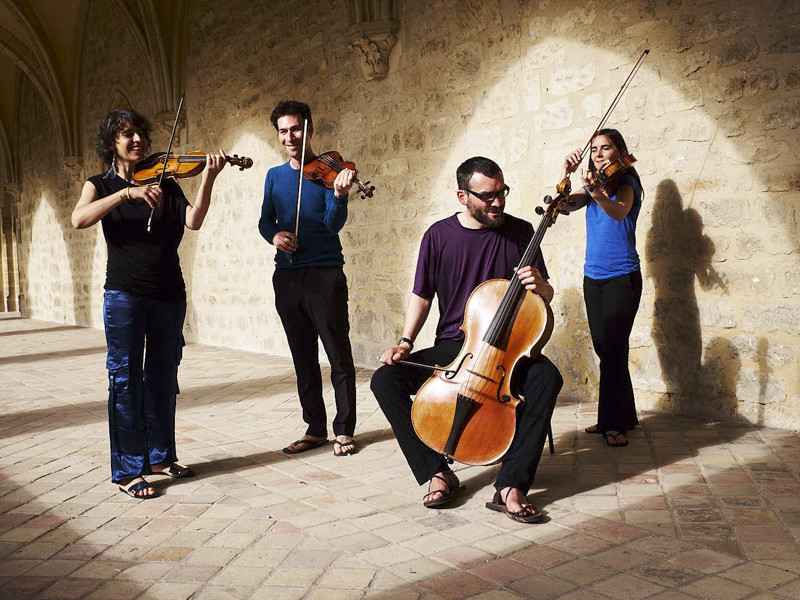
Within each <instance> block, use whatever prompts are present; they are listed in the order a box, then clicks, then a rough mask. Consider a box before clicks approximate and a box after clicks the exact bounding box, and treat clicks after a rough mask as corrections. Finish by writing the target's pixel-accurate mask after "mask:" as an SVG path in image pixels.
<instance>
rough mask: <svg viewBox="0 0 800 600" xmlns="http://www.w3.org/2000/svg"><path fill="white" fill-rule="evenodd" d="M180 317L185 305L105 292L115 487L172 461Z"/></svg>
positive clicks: (104, 304)
mask: <svg viewBox="0 0 800 600" xmlns="http://www.w3.org/2000/svg"><path fill="white" fill-rule="evenodd" d="M185 315H186V301H185V300H181V301H178V302H174V301H162V300H154V299H152V298H144V297H142V296H137V295H136V294H131V293H128V292H120V291H115V290H107V291H106V292H105V295H104V302H103V322H104V323H105V326H106V342H107V344H108V358H107V360H106V368H107V369H108V391H109V396H108V422H109V434H110V438H111V480H112V481H114V482H115V483H119V482H121V481H126V480H128V479H132V478H134V477H140V476H142V475H147V474H149V473H150V465H155V464H160V463H164V462H175V461H177V455H176V453H175V397H176V395H177V393H178V365H179V364H180V361H181V354H182V348H183V319H184V317H185ZM145 347H146V353H145Z"/></svg>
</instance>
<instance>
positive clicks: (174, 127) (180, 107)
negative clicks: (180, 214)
mask: <svg viewBox="0 0 800 600" xmlns="http://www.w3.org/2000/svg"><path fill="white" fill-rule="evenodd" d="M185 97H186V92H183V94H181V101H180V102H178V112H177V113H176V114H175V123H174V124H173V125H172V133H171V134H170V136H169V146H167V153H166V154H165V155H164V168H163V169H161V175H159V177H158V187H161V182H162V181H164V173H166V171H167V163H168V162H169V155H170V153H171V152H172V142H174V141H175V132H176V131H177V130H178V119H180V118H181V110H183V99H184V98H185ZM154 212H156V209H155V208H151V209H150V218H149V219H147V233H150V225H151V224H152V222H153V213H154Z"/></svg>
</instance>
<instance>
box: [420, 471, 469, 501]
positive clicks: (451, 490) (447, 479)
mask: <svg viewBox="0 0 800 600" xmlns="http://www.w3.org/2000/svg"><path fill="white" fill-rule="evenodd" d="M454 477H456V475H455V473H453V472H452V471H447V472H446V473H445V476H444V477H442V476H441V475H439V474H438V473H437V474H436V475H434V476H433V477H431V482H433V480H434V479H438V480H439V481H444V483H445V484H446V485H447V489H446V490H433V491H431V486H430V484H428V493H427V494H425V495H426V496H430V495H431V494H440V496H439V497H438V498H434V499H433V500H426V501H424V502H423V503H422V506H424V507H425V508H436V507H438V506H443V505H445V504H447V503H448V502H450V501H452V500H453V498H455V497H456V496H458V495H459V494H460V493H461V492H463V491H464V490H466V489H467V486H465V485H457V484H458V478H456V479H455V481H453V478H454Z"/></svg>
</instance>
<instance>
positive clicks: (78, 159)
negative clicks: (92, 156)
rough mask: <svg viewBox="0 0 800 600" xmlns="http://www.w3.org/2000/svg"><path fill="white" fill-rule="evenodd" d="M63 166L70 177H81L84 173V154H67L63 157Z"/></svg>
mask: <svg viewBox="0 0 800 600" xmlns="http://www.w3.org/2000/svg"><path fill="white" fill-rule="evenodd" d="M61 168H62V169H64V171H66V172H67V173H68V174H69V175H70V177H76V178H77V177H80V176H81V175H82V174H83V156H65V157H64V158H63V159H61Z"/></svg>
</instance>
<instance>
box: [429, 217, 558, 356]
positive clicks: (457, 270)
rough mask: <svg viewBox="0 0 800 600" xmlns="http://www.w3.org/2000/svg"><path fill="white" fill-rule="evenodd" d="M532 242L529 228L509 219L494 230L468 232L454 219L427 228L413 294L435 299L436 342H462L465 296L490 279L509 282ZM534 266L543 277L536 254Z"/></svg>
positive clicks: (539, 253) (525, 223)
mask: <svg viewBox="0 0 800 600" xmlns="http://www.w3.org/2000/svg"><path fill="white" fill-rule="evenodd" d="M531 237H533V226H532V225H531V224H530V223H528V222H527V221H523V220H522V219H517V218H516V217H513V216H511V215H509V214H506V219H505V222H504V223H503V225H502V226H500V227H497V228H490V227H484V228H482V229H468V228H466V227H464V226H463V225H462V224H461V222H460V221H459V220H458V216H457V215H453V216H452V217H448V218H446V219H442V220H441V221H437V222H436V223H434V224H433V225H431V227H430V228H429V229H428V231H426V232H425V235H424V236H423V238H422V243H421V244H420V249H419V259H418V261H417V273H416V276H415V278H414V289H413V292H414V293H415V294H416V295H417V296H420V297H422V298H426V299H429V300H432V299H433V297H434V295H435V296H438V298H439V323H438V324H437V325H436V341H437V342H438V341H441V340H462V339H464V332H463V331H461V323H462V322H463V321H464V307H465V306H466V304H467V299H468V298H469V295H470V294H471V293H472V291H473V290H474V289H475V288H476V287H478V286H479V285H480V284H481V283H483V282H484V281H488V280H489V279H510V278H511V275H512V274H513V272H514V267H516V266H517V265H518V264H519V261H520V259H521V258H522V255H523V254H524V253H525V248H527V246H528V243H529V242H530V240H531ZM533 266H534V267H536V268H537V269H539V272H541V274H542V276H543V277H544V278H545V279H546V278H547V277H548V275H547V269H546V268H545V265H544V259H543V258H542V253H541V251H537V252H536V256H535V258H534V260H533Z"/></svg>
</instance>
